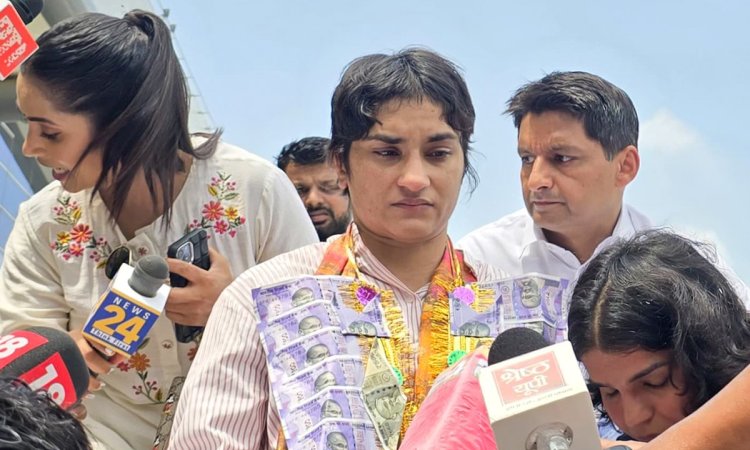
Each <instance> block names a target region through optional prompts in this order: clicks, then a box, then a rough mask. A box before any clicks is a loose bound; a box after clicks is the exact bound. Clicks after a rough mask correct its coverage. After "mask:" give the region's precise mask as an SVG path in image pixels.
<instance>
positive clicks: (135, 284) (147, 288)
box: [83, 255, 170, 357]
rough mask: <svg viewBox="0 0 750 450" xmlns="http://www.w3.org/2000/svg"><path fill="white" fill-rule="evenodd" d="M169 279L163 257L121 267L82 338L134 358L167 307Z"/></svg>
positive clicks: (141, 260) (152, 256) (96, 308)
mask: <svg viewBox="0 0 750 450" xmlns="http://www.w3.org/2000/svg"><path fill="white" fill-rule="evenodd" d="M168 276H169V267H168V266H167V261H166V260H165V259H164V258H162V257H160V256H156V255H147V256H144V257H143V258H141V259H140V260H138V262H137V263H136V264H135V268H133V267H131V266H129V265H128V264H122V265H121V266H120V268H119V269H118V270H117V273H116V274H115V276H114V277H113V278H112V281H111V282H110V283H109V286H108V287H107V289H106V290H105V291H104V293H103V294H102V295H101V297H100V298H99V303H98V304H97V305H96V307H94V309H93V310H92V311H91V315H89V318H88V320H87V321H86V325H84V326H83V337H85V338H86V339H88V340H89V341H91V342H94V343H96V344H99V345H101V346H103V347H105V348H108V349H109V350H111V351H114V352H116V353H119V354H121V355H123V356H126V357H129V356H132V355H133V354H135V352H136V351H137V350H138V348H139V347H140V346H141V345H142V344H143V342H144V340H145V339H146V335H147V334H148V332H149V330H151V327H152V326H153V325H154V324H155V323H156V320H157V319H158V318H159V316H160V315H161V313H162V311H164V306H165V305H166V304H167V297H168V296H169V290H170V288H169V286H167V285H166V284H164V282H165V281H166V279H167V277H168Z"/></svg>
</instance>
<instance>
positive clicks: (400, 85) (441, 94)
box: [330, 48, 477, 189]
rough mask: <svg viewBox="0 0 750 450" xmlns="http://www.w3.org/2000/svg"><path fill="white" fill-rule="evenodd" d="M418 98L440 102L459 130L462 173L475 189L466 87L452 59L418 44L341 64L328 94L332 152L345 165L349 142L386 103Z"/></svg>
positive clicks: (470, 108) (471, 118) (471, 111)
mask: <svg viewBox="0 0 750 450" xmlns="http://www.w3.org/2000/svg"><path fill="white" fill-rule="evenodd" d="M423 99H427V100H430V101H431V102H434V103H435V104H437V105H438V106H440V107H441V108H442V111H443V116H444V117H445V121H446V123H447V124H448V125H450V127H451V128H453V130H455V131H456V133H457V134H458V136H459V141H460V143H461V148H462V150H463V153H464V161H465V163H464V176H468V178H469V183H470V186H471V189H474V187H476V183H477V175H476V171H475V170H474V168H473V167H472V165H471V163H470V161H469V151H470V149H471V147H470V145H469V144H470V143H471V135H472V134H473V133H474V119H475V113H474V105H473V104H472V102H471V96H470V95H469V89H468V88H467V86H466V82H465V81H464V79H463V77H462V76H461V74H460V72H459V69H458V67H457V66H456V65H455V64H453V63H452V62H450V61H448V60H447V59H445V58H444V57H442V56H440V55H439V54H437V53H435V52H433V51H430V50H426V49H422V48H407V49H405V50H402V51H400V52H398V53H396V54H393V55H385V54H372V55H366V56H362V57H360V58H357V59H355V60H354V61H352V62H351V63H349V65H348V66H347V67H346V69H344V73H343V75H342V76H341V81H340V82H339V84H338V86H336V89H335V91H334V93H333V98H332V99H331V147H330V148H331V152H332V157H333V158H334V159H336V160H337V161H338V162H339V164H341V165H342V166H343V167H345V168H348V163H349V151H350V150H351V145H352V142H354V141H357V140H360V139H363V138H365V137H366V136H367V133H368V132H369V131H370V129H371V128H372V127H373V126H374V125H375V123H376V122H377V121H378V120H377V115H378V112H379V110H380V108H381V107H382V106H383V105H384V104H385V103H387V102H389V101H391V100H417V101H421V100H423Z"/></svg>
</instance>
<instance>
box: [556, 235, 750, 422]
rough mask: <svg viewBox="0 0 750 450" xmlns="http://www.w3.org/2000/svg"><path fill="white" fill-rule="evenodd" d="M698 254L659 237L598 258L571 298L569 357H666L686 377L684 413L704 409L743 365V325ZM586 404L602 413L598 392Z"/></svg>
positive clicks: (687, 243)
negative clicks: (636, 352) (658, 354)
mask: <svg viewBox="0 0 750 450" xmlns="http://www.w3.org/2000/svg"><path fill="white" fill-rule="evenodd" d="M704 254H705V255H710V254H711V253H710V248H705V244H700V243H697V242H693V241H691V240H689V239H687V238H684V237H681V236H679V235H677V234H674V233H672V232H669V231H666V230H651V231H646V232H641V233H638V234H636V235H635V236H634V237H633V238H631V239H628V240H625V241H620V242H619V243H616V244H614V245H612V246H611V247H608V248H607V249H605V250H604V251H602V252H601V253H600V254H599V255H597V256H596V257H595V258H594V259H593V260H592V261H591V263H590V264H589V265H588V267H586V269H585V270H584V272H583V273H582V274H581V276H580V278H579V280H578V283H577V284H576V287H575V289H574V291H573V296H572V300H571V306H570V313H569V314H568V326H569V339H570V342H571V344H572V345H573V349H574V350H575V352H576V356H577V357H578V358H579V359H580V358H581V357H582V356H583V355H584V354H585V353H586V352H588V351H589V350H592V349H599V350H601V351H603V352H606V353H627V352H630V351H633V350H646V351H650V352H656V351H662V350H666V351H669V353H670V354H671V358H672V363H673V367H679V368H681V369H682V372H683V373H684V376H685V383H686V385H685V392H684V393H685V395H688V400H689V408H690V410H689V411H686V413H690V412H692V411H693V410H695V409H697V408H698V407H699V406H701V405H702V404H704V403H705V402H706V401H708V400H709V399H710V398H711V397H713V396H714V395H715V394H716V393H717V392H719V391H720V390H721V389H722V388H723V387H724V386H725V385H726V384H727V383H729V381H731V380H732V379H733V378H734V377H735V376H736V375H737V374H738V373H740V372H741V371H742V369H744V368H745V367H746V366H747V365H748V363H750V325H749V324H748V313H747V311H746V310H745V305H744V304H743V303H742V301H741V300H740V298H739V297H738V295H737V293H736V292H735V290H734V289H733V287H732V285H731V283H730V282H729V281H728V280H727V279H726V277H724V275H722V273H721V272H720V271H719V270H718V269H717V268H716V266H715V265H714V264H713V263H712V262H711V261H710V260H709V258H708V257H707V256H704ZM712 258H713V257H712ZM592 399H593V401H594V404H595V406H596V407H597V408H599V409H600V410H601V409H602V398H601V395H600V393H599V391H598V390H595V389H592ZM603 415H604V417H605V418H607V419H609V417H608V416H607V415H606V412H604V411H603Z"/></svg>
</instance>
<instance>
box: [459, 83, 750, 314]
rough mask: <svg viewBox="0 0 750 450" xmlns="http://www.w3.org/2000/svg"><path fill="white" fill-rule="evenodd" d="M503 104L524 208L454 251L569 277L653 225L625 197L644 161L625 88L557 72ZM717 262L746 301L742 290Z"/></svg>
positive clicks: (514, 270)
mask: <svg viewBox="0 0 750 450" xmlns="http://www.w3.org/2000/svg"><path fill="white" fill-rule="evenodd" d="M507 105H508V109H507V111H506V112H507V113H508V114H509V115H511V116H512V117H513V121H514V124H515V126H516V129H517V130H518V155H519V157H520V159H521V186H522V191H523V198H524V203H525V204H526V208H525V209H521V210H519V211H516V212H514V213H511V214H509V215H507V216H505V217H502V218H500V219H499V220H497V221H495V222H492V223H490V224H487V225H485V226H483V227H481V228H479V229H477V230H474V231H473V232H471V233H469V234H468V235H467V236H465V237H464V238H463V239H461V240H460V241H459V242H458V247H459V248H462V249H464V250H466V251H467V252H468V253H470V254H471V255H473V256H474V257H476V258H478V259H479V260H481V261H484V262H486V263H489V264H492V265H494V266H496V267H501V268H502V269H503V270H505V271H508V272H510V273H511V275H513V276H517V275H521V274H524V273H528V272H541V273H544V274H548V275H554V276H558V277H562V278H566V279H568V280H571V281H573V280H575V278H576V275H577V273H578V272H579V271H580V269H581V267H582V266H583V265H584V264H585V263H586V262H587V261H589V260H590V259H591V258H592V257H593V256H594V255H596V254H597V253H598V252H599V250H601V249H602V248H604V247H606V246H607V245H609V243H610V242H612V241H613V240H615V239H618V238H626V237H629V236H631V235H633V234H634V233H635V232H637V231H640V230H644V229H648V228H651V227H652V224H651V222H650V221H649V219H648V218H647V217H646V216H644V215H643V214H641V213H640V212H638V211H637V210H635V209H634V208H633V207H631V206H628V205H626V204H624V203H623V199H622V198H623V193H624V192H625V187H626V186H627V185H628V184H630V182H632V181H633V180H634V179H635V177H636V175H637V174H638V168H639V165H640V157H639V154H638V148H637V145H638V116H637V114H636V110H635V107H634V106H633V102H632V101H631V100H630V98H629V97H628V95H627V94H626V93H625V92H624V91H623V90H622V89H620V88H618V87H617V86H615V85H613V84H612V83H610V82H608V81H606V80H604V79H602V78H601V77H599V76H596V75H593V74H590V73H586V72H553V73H551V74H549V75H547V76H545V77H544V78H542V79H540V80H538V81H533V82H530V83H527V84H526V85H524V86H522V87H521V88H520V89H518V90H517V91H516V92H515V94H514V95H513V96H512V97H511V98H510V100H508V103H507ZM714 260H716V258H714ZM717 265H719V266H720V267H721V269H722V271H723V272H724V273H725V275H726V276H727V277H728V278H729V279H730V281H732V283H733V284H734V285H735V287H736V288H737V290H738V292H739V294H740V296H741V297H743V298H744V299H745V302H746V303H748V298H750V294H748V289H747V287H746V286H745V285H744V284H743V283H742V282H741V281H740V280H739V279H738V278H737V276H736V275H734V273H733V272H732V271H731V269H729V268H728V267H726V265H724V264H723V263H721V261H717Z"/></svg>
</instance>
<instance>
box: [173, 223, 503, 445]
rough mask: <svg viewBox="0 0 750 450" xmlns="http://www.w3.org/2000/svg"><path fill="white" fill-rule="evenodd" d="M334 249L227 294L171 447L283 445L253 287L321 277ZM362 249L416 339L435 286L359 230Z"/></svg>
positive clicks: (307, 255) (291, 256) (321, 247)
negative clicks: (391, 263)
mask: <svg viewBox="0 0 750 450" xmlns="http://www.w3.org/2000/svg"><path fill="white" fill-rule="evenodd" d="M326 247H327V243H319V244H312V245H309V246H306V247H303V248H300V249H298V250H294V251H292V252H289V253H286V254H284V255H281V256H278V257H276V258H273V259H271V260H270V261H267V262H265V263H263V264H261V265H258V266H255V267H253V268H251V269H249V270H247V271H246V272H245V273H243V274H242V275H240V276H239V277H238V278H237V279H236V280H235V281H234V282H233V283H232V284H231V285H230V286H229V287H228V288H227V289H226V290H225V291H224V293H222V295H221V297H220V298H219V300H218V302H217V303H216V305H215V306H214V309H213V312H212V314H211V317H210V319H209V321H208V325H207V326H206V331H205V333H204V336H203V341H202V342H201V346H200V351H199V352H198V354H197V356H196V358H195V361H193V365H192V367H191V368H190V372H189V373H188V377H187V380H186V381H185V386H184V388H183V391H182V396H181V398H180V400H179V402H178V405H177V412H176V415H175V420H174V424H173V426H172V434H171V442H170V448H175V449H253V450H255V449H275V448H276V444H277V438H278V436H279V431H280V430H281V422H280V419H279V413H278V411H277V410H276V406H275V405H274V403H273V401H269V399H270V398H272V397H271V395H270V385H269V380H268V370H267V368H266V361H265V353H264V350H263V347H262V344H261V341H260V335H259V333H258V329H257V326H256V324H257V319H256V317H255V314H254V312H253V308H252V305H251V297H250V291H251V290H252V289H253V288H256V287H259V286H264V285H269V284H274V283H277V282H280V281H283V280H285V279H288V278H292V277H296V276H300V275H311V274H314V273H315V271H316V269H317V268H318V265H319V264H320V262H321V260H322V258H323V254H324V252H325V249H326ZM354 253H355V255H356V258H357V265H358V267H359V269H360V271H361V272H362V275H363V276H364V278H365V279H366V280H367V281H368V282H370V283H373V284H375V285H376V286H377V287H378V288H380V289H391V290H392V291H393V293H394V296H395V299H396V301H397V302H398V304H399V306H400V307H401V310H402V312H403V314H404V317H405V319H406V324H407V327H408V329H409V332H410V335H411V338H412V341H413V342H415V343H416V341H417V340H418V338H419V322H420V317H421V313H422V299H423V298H424V297H425V295H426V294H427V285H425V286H423V287H422V288H420V289H419V290H418V291H417V292H413V291H411V290H409V289H408V288H407V287H406V286H405V285H404V284H403V283H402V282H401V281H400V280H399V279H398V278H396V277H395V276H394V275H393V274H392V273H391V272H390V271H389V270H388V269H387V268H386V267H385V266H383V265H382V264H381V263H380V261H378V260H377V259H376V258H375V256H373V254H372V253H371V252H370V251H369V250H368V249H367V248H366V247H365V246H364V244H363V243H362V240H361V238H360V237H359V235H358V233H357V232H356V227H355V229H354ZM465 259H466V263H467V264H468V265H469V266H470V267H471V268H472V270H473V271H474V274H475V275H476V277H477V279H478V280H480V281H489V280H495V279H501V278H504V277H506V276H507V275H506V274H505V273H504V272H503V271H501V270H499V269H496V268H493V267H490V266H486V265H482V264H476V263H474V262H473V261H472V260H471V259H470V257H466V258H465Z"/></svg>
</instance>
